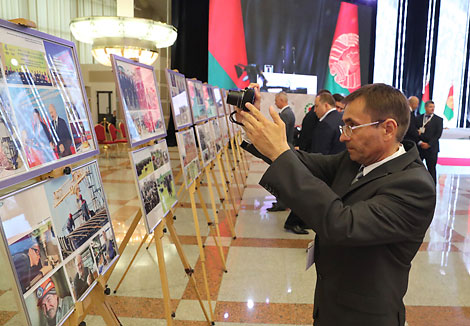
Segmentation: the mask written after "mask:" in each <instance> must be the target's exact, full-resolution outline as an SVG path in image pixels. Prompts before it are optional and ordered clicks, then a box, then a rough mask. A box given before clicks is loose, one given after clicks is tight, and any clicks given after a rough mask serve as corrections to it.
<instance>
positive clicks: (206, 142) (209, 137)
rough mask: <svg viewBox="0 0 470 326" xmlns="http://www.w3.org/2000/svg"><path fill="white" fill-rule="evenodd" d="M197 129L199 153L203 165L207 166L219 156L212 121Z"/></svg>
mask: <svg viewBox="0 0 470 326" xmlns="http://www.w3.org/2000/svg"><path fill="white" fill-rule="evenodd" d="M194 128H195V129H196V135H197V141H198V143H199V151H200V153H201V157H202V165H203V166H204V167H205V166H207V165H208V164H209V163H210V162H211V161H212V160H213V159H215V156H216V154H217V146H216V139H215V133H214V128H213V125H212V121H207V122H206V123H203V124H197V125H195V126H194Z"/></svg>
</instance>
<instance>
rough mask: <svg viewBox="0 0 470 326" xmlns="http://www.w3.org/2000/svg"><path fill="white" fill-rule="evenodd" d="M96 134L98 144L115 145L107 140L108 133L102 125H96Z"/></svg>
mask: <svg viewBox="0 0 470 326" xmlns="http://www.w3.org/2000/svg"><path fill="white" fill-rule="evenodd" d="M95 134H96V139H97V140H98V144H102V145H108V144H113V143H114V142H112V141H109V140H106V131H105V129H104V127H103V126H102V125H95Z"/></svg>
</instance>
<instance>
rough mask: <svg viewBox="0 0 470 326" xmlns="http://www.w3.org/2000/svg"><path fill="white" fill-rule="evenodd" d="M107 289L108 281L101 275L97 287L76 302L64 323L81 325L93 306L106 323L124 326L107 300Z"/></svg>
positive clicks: (73, 325)
mask: <svg viewBox="0 0 470 326" xmlns="http://www.w3.org/2000/svg"><path fill="white" fill-rule="evenodd" d="M105 291H106V281H105V279H104V278H103V277H102V276H100V277H99V278H98V282H97V283H96V285H95V287H94V288H93V289H92V290H91V291H90V293H89V294H88V295H87V297H86V298H85V299H84V300H83V301H77V302H76V303H75V310H74V311H73V313H72V314H71V315H70V316H69V317H68V318H67V319H66V320H65V322H64V323H63V324H62V325H66V326H76V325H79V324H80V323H81V322H82V321H83V320H84V319H85V317H86V316H87V314H88V313H89V311H90V309H91V308H93V310H94V312H97V313H98V314H99V315H100V316H101V317H103V319H104V321H105V323H106V325H108V326H122V324H121V322H120V321H119V320H118V318H117V317H116V314H115V313H114V311H113V309H112V308H111V306H110V304H109V303H108V302H107V301H106V295H105Z"/></svg>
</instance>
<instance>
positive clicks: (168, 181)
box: [130, 139, 177, 234]
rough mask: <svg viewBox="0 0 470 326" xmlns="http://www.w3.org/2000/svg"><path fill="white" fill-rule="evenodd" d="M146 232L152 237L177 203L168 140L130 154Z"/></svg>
mask: <svg viewBox="0 0 470 326" xmlns="http://www.w3.org/2000/svg"><path fill="white" fill-rule="evenodd" d="M130 156H131V162H132V167H133V169H134V172H135V176H136V185H137V193H138V194H139V197H140V200H141V206H142V213H143V216H144V221H145V226H146V228H147V232H148V233H149V234H150V233H152V232H153V230H154V228H155V227H156V226H157V225H158V224H159V223H160V222H161V221H162V220H163V218H164V217H165V216H166V215H167V214H168V212H169V211H170V209H171V208H173V206H175V204H176V202H177V197H176V186H175V180H174V178H173V172H172V170H171V165H170V154H169V153H168V147H167V144H166V140H164V139H163V140H160V141H159V142H158V143H156V144H154V145H150V146H146V147H144V148H141V149H139V150H136V151H133V152H131V153H130Z"/></svg>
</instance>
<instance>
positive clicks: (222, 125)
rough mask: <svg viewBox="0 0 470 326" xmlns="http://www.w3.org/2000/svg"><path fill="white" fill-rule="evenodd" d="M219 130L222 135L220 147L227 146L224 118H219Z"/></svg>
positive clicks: (227, 138)
mask: <svg viewBox="0 0 470 326" xmlns="http://www.w3.org/2000/svg"><path fill="white" fill-rule="evenodd" d="M219 128H220V133H221V134H222V144H223V145H222V146H224V145H225V144H227V143H228V142H229V141H230V136H229V134H228V127H227V120H226V119H225V116H224V117H221V118H219Z"/></svg>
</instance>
